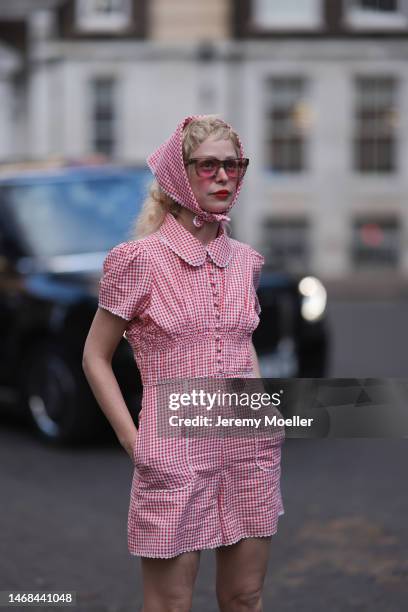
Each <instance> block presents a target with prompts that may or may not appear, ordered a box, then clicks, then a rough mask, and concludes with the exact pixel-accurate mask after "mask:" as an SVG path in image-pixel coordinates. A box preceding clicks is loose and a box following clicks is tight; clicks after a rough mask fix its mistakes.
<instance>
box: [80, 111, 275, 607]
mask: <svg viewBox="0 0 408 612" xmlns="http://www.w3.org/2000/svg"><path fill="white" fill-rule="evenodd" d="M148 165H149V167H150V169H151V170H152V172H153V174H154V176H155V179H156V182H155V184H154V187H153V189H152V191H151V196H150V198H149V199H148V200H147V202H146V203H145V206H144V209H143V210H142V213H141V215H140V218H139V220H138V225H137V236H138V239H137V240H131V241H129V242H123V243H121V244H119V245H117V246H115V247H114V248H113V249H112V250H111V251H110V252H109V253H108V255H107V257H106V259H105V262H104V267H103V276H102V278H101V281H100V294H99V308H98V311H97V313H96V315H95V319H94V321H93V323H92V326H91V329H90V332H89V335H88V338H87V341H86V345H85V350H84V371H85V373H86V376H87V378H88V381H89V383H90V385H91V387H92V389H93V392H94V394H95V397H96V399H97V401H98V403H99V404H100V406H101V408H102V410H103V411H104V413H105V415H106V417H107V418H108V420H109V421H110V423H111V424H112V427H113V428H114V430H115V432H116V434H117V437H118V439H119V441H120V443H121V444H122V446H123V447H124V448H125V450H126V451H127V452H128V454H129V456H130V457H131V459H132V461H133V463H134V475H133V482H132V490H131V496H130V497H131V499H130V507H129V515H128V546H129V551H130V553H131V554H133V555H138V556H140V557H141V561H142V574H143V588H144V608H143V610H144V611H145V612H148V611H150V610H152V611H153V610H177V611H180V610H190V609H191V602H192V591H193V585H194V581H195V578H196V574H197V571H198V566H199V559H200V550H202V549H208V548H215V549H216V559H217V574H216V593H217V599H218V603H219V607H220V610H222V611H233V610H234V611H235V610H241V609H242V610H261V605H262V604H261V591H262V585H263V581H264V577H265V573H266V568H267V562H268V557H269V548H270V541H271V536H272V534H274V533H275V532H276V530H277V522H278V517H279V515H281V514H283V512H284V511H283V505H282V499H281V494H280V451H281V444H282V442H283V437H282V436H278V437H277V438H275V439H274V441H273V442H271V440H269V442H268V441H260V440H257V441H256V445H255V446H254V440H253V439H251V440H250V441H249V442H245V443H244V441H243V440H242V439H237V438H236V439H233V438H231V439H229V440H226V439H221V438H220V437H219V438H218V439H217V438H216V437H215V436H212V437H210V436H207V437H205V436H204V438H203V439H201V440H198V439H196V440H191V441H186V439H182V440H180V439H177V438H175V437H170V436H167V437H159V434H158V427H159V425H160V423H159V421H160V418H161V415H163V414H164V413H165V411H166V406H165V405H164V404H163V397H164V396H163V392H162V391H163V388H164V387H163V386H161V383H162V382H163V381H169V380H172V379H188V378H192V377H197V378H200V377H209V378H210V379H217V378H218V379H229V378H234V377H236V378H239V377H242V378H251V377H259V378H260V376H261V375H260V372H259V365H258V360H257V356H256V352H255V349H254V347H253V344H252V333H253V331H254V329H255V328H256V327H257V325H258V322H259V316H258V315H259V312H260V307H259V302H258V299H257V296H256V288H257V285H258V282H259V276H260V271H261V267H262V264H263V257H262V256H261V255H260V254H259V253H257V252H256V251H255V250H254V249H252V248H251V247H250V246H249V245H246V244H244V243H241V242H238V241H236V240H233V239H231V238H229V236H228V235H227V233H226V230H225V222H226V221H228V220H229V218H228V217H227V215H226V214H225V213H227V212H228V211H229V210H230V209H231V207H232V206H233V205H234V204H235V202H236V200H237V197H238V194H239V192H240V189H241V186H242V179H243V176H244V174H245V171H246V168H247V165H248V160H247V159H245V157H244V151H243V147H242V144H241V142H240V139H239V137H238V135H237V134H236V133H235V132H234V130H233V129H232V128H231V127H230V126H229V125H228V124H226V123H225V122H224V121H222V120H220V119H218V118H217V117H216V116H212V115H207V116H193V117H187V118H185V119H184V120H183V121H182V122H181V123H180V124H179V125H178V126H177V129H176V130H175V132H174V133H173V135H172V136H171V137H170V138H169V139H168V140H167V141H166V142H165V143H164V144H163V145H161V147H159V149H158V150H157V151H155V153H153V155H151V156H150V157H149V159H148ZM118 212H119V211H118ZM122 335H125V337H126V339H127V340H128V341H129V343H130V344H131V346H132V349H133V352H134V356H135V359H136V362H137V365H138V367H139V370H140V372H141V376H142V382H143V402H142V410H141V413H140V416H139V429H138V430H136V427H135V425H134V423H133V420H132V418H131V417H130V414H129V412H128V410H127V407H126V405H125V402H124V399H123V397H122V395H121V393H120V389H119V387H118V384H117V381H116V378H115V376H114V374H113V371H112V368H111V359H112V355H113V353H114V351H115V349H116V347H117V345H118V343H119V341H120V339H121V337H122ZM166 414H167V413H166ZM187 442H189V444H187Z"/></svg>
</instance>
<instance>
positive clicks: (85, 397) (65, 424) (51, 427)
mask: <svg viewBox="0 0 408 612" xmlns="http://www.w3.org/2000/svg"><path fill="white" fill-rule="evenodd" d="M22 377H23V380H22V395H23V397H22V401H23V404H24V406H25V409H26V410H27V414H28V417H29V419H30V421H31V422H32V424H33V425H34V428H35V430H36V431H37V433H38V434H39V435H40V436H41V437H42V438H43V439H46V440H48V441H54V442H61V443H62V442H74V441H79V440H85V439H89V438H90V437H91V435H92V436H94V434H95V428H97V429H98V428H100V424H101V423H100V422H101V420H102V419H101V416H100V414H99V412H100V411H99V409H98V407H97V405H96V403H95V401H94V398H93V396H92V394H91V393H90V392H89V390H88V389H87V388H86V385H85V384H84V382H83V380H81V378H84V375H83V372H82V370H81V369H80V367H79V366H75V364H73V363H72V361H70V360H69V359H68V358H67V357H66V356H65V355H64V353H63V352H62V351H61V350H60V349H59V348H57V347H55V346H53V345H48V344H47V345H40V346H37V347H35V348H33V349H32V350H30V352H29V354H28V355H27V357H26V358H25V360H24V364H23V367H22Z"/></svg>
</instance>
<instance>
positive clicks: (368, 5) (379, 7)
mask: <svg viewBox="0 0 408 612" xmlns="http://www.w3.org/2000/svg"><path fill="white" fill-rule="evenodd" d="M359 4H360V6H361V8H362V9H365V10H369V11H396V10H397V0H360V2H359Z"/></svg>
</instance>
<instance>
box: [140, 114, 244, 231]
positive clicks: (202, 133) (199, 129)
mask: <svg viewBox="0 0 408 612" xmlns="http://www.w3.org/2000/svg"><path fill="white" fill-rule="evenodd" d="M209 136H214V137H215V138H217V140H231V141H232V143H233V145H234V147H235V149H236V151H237V155H238V156H239V155H240V143H239V138H238V135H237V134H236V132H234V130H233V129H232V128H231V127H230V126H229V125H227V124H226V123H225V121H223V120H222V119H219V117H217V115H205V116H203V117H201V118H199V119H193V120H192V121H190V123H188V124H187V125H186V127H185V128H184V130H183V158H184V161H187V160H188V159H189V158H190V155H191V154H192V152H193V151H195V149H197V147H199V146H200V144H201V143H203V142H204V140H206V139H207V138H208V137H209ZM181 208H182V206H181V204H179V203H178V202H175V201H174V200H173V199H172V198H171V197H170V196H168V195H167V194H166V193H164V191H163V190H162V188H161V187H160V185H159V183H158V182H157V180H156V179H155V180H153V182H152V185H151V187H150V191H149V195H148V196H147V198H146V199H145V201H144V203H143V205H142V209H141V211H140V213H139V215H138V216H137V217H136V219H135V221H134V223H133V227H132V229H131V232H130V236H131V239H132V240H138V239H139V238H144V237H145V236H148V235H150V234H152V233H153V232H156V231H157V230H158V229H159V227H160V226H161V224H162V223H163V221H164V219H165V217H166V214H167V213H168V212H170V213H171V214H172V215H173V216H174V217H177V216H178V214H179V212H180V210H181ZM224 227H226V229H229V228H228V225H227V224H225V225H224Z"/></svg>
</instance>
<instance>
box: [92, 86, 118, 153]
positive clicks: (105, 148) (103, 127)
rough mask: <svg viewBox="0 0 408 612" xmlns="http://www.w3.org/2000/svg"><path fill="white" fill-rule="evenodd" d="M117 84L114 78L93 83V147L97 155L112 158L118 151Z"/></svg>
mask: <svg viewBox="0 0 408 612" xmlns="http://www.w3.org/2000/svg"><path fill="white" fill-rule="evenodd" d="M115 85H116V83H115V80H114V79H113V78H97V79H94V80H93V81H92V145H93V150H94V151H95V152H97V153H104V154H105V155H108V156H112V155H114V153H115V149H116V146H115V145H116V134H115V132H116V125H115V120H116V108H115V107H116V100H115V93H116V87H115Z"/></svg>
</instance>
